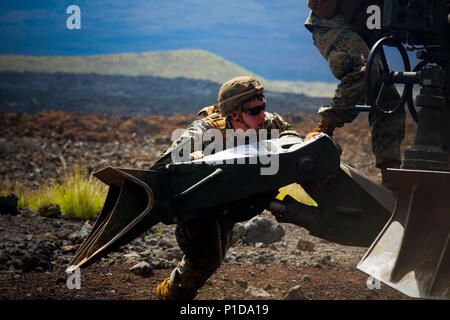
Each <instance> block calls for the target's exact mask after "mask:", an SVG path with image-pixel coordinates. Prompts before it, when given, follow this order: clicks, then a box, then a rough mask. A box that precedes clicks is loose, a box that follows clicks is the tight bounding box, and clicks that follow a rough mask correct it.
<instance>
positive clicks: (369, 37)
mask: <svg viewBox="0 0 450 320" xmlns="http://www.w3.org/2000/svg"><path fill="white" fill-rule="evenodd" d="M311 2H317V1H313V0H310V3H311ZM322 3H325V2H324V1H322ZM328 3H335V5H336V7H335V8H332V10H333V12H331V13H332V14H331V16H330V17H328V18H323V17H320V16H319V15H317V14H315V13H314V12H313V11H315V10H312V11H311V12H310V14H309V16H308V19H307V20H306V23H305V26H306V28H307V29H308V30H310V31H311V32H312V38H313V41H314V45H315V46H316V47H317V49H318V50H319V51H320V53H321V54H322V56H323V57H324V58H325V59H326V60H327V61H328V65H329V67H330V70H331V72H332V73H333V75H334V76H335V77H336V78H337V79H338V80H340V83H339V84H338V85H337V88H336V91H335V94H334V96H333V98H332V99H331V102H330V104H329V105H327V106H323V107H321V108H320V109H319V115H320V116H321V117H322V120H321V121H320V122H319V125H318V126H317V128H316V129H315V130H314V131H315V132H325V133H327V134H329V135H330V136H331V135H332V134H333V130H334V128H336V127H342V126H343V125H344V124H345V123H350V122H352V121H353V120H354V119H355V117H356V116H357V115H358V111H356V110H355V105H356V104H365V100H366V98H365V87H364V72H365V69H366V59H367V57H368V55H369V51H370V49H369V48H370V47H372V45H373V44H374V43H375V42H376V40H378V37H379V36H380V32H379V30H376V29H374V30H369V29H368V28H367V27H366V19H367V17H368V15H367V14H366V8H367V6H368V5H372V4H376V5H378V6H379V7H380V9H382V8H383V1H374V0H371V1H362V0H361V1H355V0H339V1H337V0H330V1H328ZM322 16H323V15H322ZM378 63H380V62H379V61H378ZM373 69H374V74H373V75H372V77H376V76H377V72H378V71H377V68H375V67H374V68H373ZM372 83H375V81H372ZM374 90H379V88H374ZM399 99H400V96H399V94H398V92H397V90H396V88H395V86H394V85H392V86H390V87H389V88H388V90H386V93H385V95H384V97H383V99H382V101H381V104H382V105H384V107H385V109H387V108H386V107H388V106H389V107H391V106H395V105H396V103H397V102H398V101H399ZM405 117H406V114H405V111H404V109H403V108H402V109H399V110H398V111H397V112H395V113H392V114H389V115H387V114H384V113H382V112H380V111H377V110H372V111H371V112H370V113H369V125H370V131H371V134H372V150H373V153H374V155H375V159H376V163H375V165H376V167H378V168H381V169H382V173H383V169H385V168H386V167H399V166H400V164H401V154H400V145H401V143H402V140H403V138H404V132H405ZM314 131H313V132H314ZM308 136H309V135H308ZM307 138H308V137H307Z"/></svg>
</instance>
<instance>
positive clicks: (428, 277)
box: [69, 0, 450, 299]
mask: <svg viewBox="0 0 450 320" xmlns="http://www.w3.org/2000/svg"><path fill="white" fill-rule="evenodd" d="M448 7H449V4H448V1H447V2H444V1H442V3H441V2H438V1H432V0H411V1H407V0H406V1H398V2H397V1H386V2H385V10H384V12H385V13H384V17H383V19H384V23H383V24H384V25H385V26H388V27H390V28H392V29H396V28H400V27H398V26H397V25H396V23H398V24H401V28H400V29H402V33H401V36H402V37H403V36H404V37H406V38H402V37H401V38H400V40H394V38H388V39H382V40H380V41H379V42H378V43H377V44H376V45H375V46H374V48H373V49H372V51H371V54H370V56H369V59H368V65H367V70H366V74H371V67H372V66H373V63H374V61H375V60H374V59H375V58H374V57H375V55H377V54H379V55H380V56H381V62H382V65H381V68H380V71H381V75H380V77H379V79H380V80H379V81H381V82H380V83H379V87H380V90H379V93H378V96H377V98H374V96H373V92H372V90H371V89H372V88H373V87H374V86H373V84H372V83H370V81H371V79H368V80H367V88H368V90H367V96H368V101H369V103H370V105H371V107H372V108H379V106H378V102H377V101H379V99H380V97H381V96H382V95H383V92H384V91H383V88H384V87H385V84H389V83H395V82H397V83H405V84H406V85H405V89H404V91H403V94H402V98H401V101H400V103H399V104H398V105H397V106H396V108H403V107H404V104H405V103H408V107H409V108H410V111H411V114H412V115H413V117H414V118H415V119H416V120H417V122H418V131H417V136H416V141H415V145H414V146H413V147H412V148H411V149H409V150H407V151H406V152H405V161H404V164H403V168H402V169H391V170H389V173H390V175H391V176H392V180H393V181H394V184H395V188H396V195H395V194H394V193H392V192H391V191H389V190H388V189H386V188H384V187H383V186H381V185H380V184H378V183H375V182H373V181H371V180H370V179H368V178H366V177H364V176H363V175H361V174H359V173H358V172H356V170H354V169H352V168H351V167H349V166H347V165H346V164H344V163H340V161H339V153H338V150H337V148H336V145H335V144H334V143H333V141H332V140H331V139H330V138H329V137H328V136H327V135H325V134H320V135H318V136H316V137H315V138H313V139H311V140H308V141H306V142H304V141H302V140H301V139H300V138H298V137H293V136H285V137H282V138H279V139H273V140H267V141H264V143H263V144H265V147H264V148H262V149H261V148H259V146H260V145H259V144H258V146H254V148H253V149H252V150H257V152H256V153H252V152H248V151H249V149H245V148H244V149H242V148H241V149H240V148H239V147H237V148H234V149H231V150H225V151H223V152H219V153H217V154H215V155H211V156H207V157H205V158H202V159H199V160H194V161H188V162H179V163H177V162H165V161H164V160H163V159H161V160H160V161H158V162H156V163H155V164H154V165H153V166H152V167H151V168H149V169H146V170H136V169H120V168H111V167H108V168H105V169H103V170H100V171H98V172H96V173H95V174H94V176H96V177H97V178H99V179H100V180H102V181H103V182H105V183H106V184H108V185H109V192H108V196H107V199H106V201H105V204H104V207H103V209H102V211H101V213H100V215H99V217H98V218H97V221H96V223H95V225H94V227H93V229H92V231H91V233H90V234H89V236H88V237H87V239H86V240H85V241H84V242H83V244H82V245H81V246H80V248H79V249H78V251H77V252H76V254H75V256H74V258H73V260H72V261H71V266H70V267H69V270H70V269H73V268H74V267H77V266H78V267H83V266H86V265H88V264H89V263H92V262H94V261H95V260H96V259H98V258H99V257H101V256H103V255H105V254H106V253H107V252H108V251H111V250H114V249H116V248H118V247H120V246H121V245H124V244H126V243H129V242H130V241H132V240H133V239H135V238H136V237H138V236H139V235H140V234H142V233H143V232H145V231H147V230H148V229H150V228H151V227H152V226H154V225H156V224H157V223H159V222H162V223H165V224H173V223H178V222H182V221H186V220H189V219H192V218H194V217H199V216H207V217H211V218H217V219H228V220H233V221H245V220H248V219H250V218H251V217H253V216H255V215H257V214H258V213H260V212H262V211H263V210H264V209H266V208H268V209H270V210H271V211H272V213H274V214H275V215H276V216H277V217H284V219H285V220H290V221H289V222H292V223H294V224H297V225H299V226H302V227H304V228H306V229H308V230H309V231H310V233H311V234H312V235H314V236H317V237H320V238H324V239H327V240H330V241H333V242H337V243H340V244H344V245H355V246H363V247H368V246H370V248H369V250H368V252H367V253H366V255H365V256H364V258H363V259H362V260H361V262H360V263H359V265H358V268H359V269H360V270H362V271H364V272H366V273H369V274H370V275H372V276H373V277H375V278H377V279H379V280H381V281H383V282H384V283H386V284H388V285H390V286H392V287H394V288H396V289H398V290H400V291H401V292H404V293H405V294H407V295H409V296H412V297H425V298H444V299H448V298H449V297H450V245H449V242H450V236H449V235H450V220H449V219H450V197H448V195H449V194H450V182H449V181H450V172H449V157H448V150H449V149H450V134H449V132H450V125H449V124H450V107H449V102H450V99H449V98H448V96H449V92H450V90H449V86H450V80H449V76H450V67H449V63H450V62H449V61H450V54H449V44H448V41H449V36H448ZM421 8H422V9H423V10H422V9H421ZM421 10H422V11H421ZM411 11H413V12H414V15H413V17H412V18H411V19H409V18H408V17H409V16H408V12H411ZM405 12H406V13H405ZM444 13H445V19H443V14H444ZM419 18H421V19H422V20H421V19H419ZM389 19H390V20H389ZM395 19H401V21H400V22H398V21H397V22H396V20H395ZM386 21H388V23H387V24H386ZM411 21H412V22H411ZM422 21H423V24H424V25H423V26H422V27H421V26H420V23H421V22H422ZM417 24H419V26H417ZM411 25H412V26H414V28H415V29H412V30H414V32H410V29H411V28H412V27H411ZM405 30H406V31H405ZM408 30H409V31H408ZM402 42H407V43H410V44H413V45H417V44H421V45H424V48H423V49H422V50H421V51H420V52H422V53H421V56H419V58H421V59H422V60H423V61H424V62H421V63H420V64H419V65H418V66H417V67H416V68H415V69H414V70H413V71H412V72H410V71H409V67H408V65H409V60H408V57H407V55H406V58H405V55H402V56H403V57H404V62H405V72H402V73H399V72H397V73H396V72H392V71H391V70H389V67H388V64H387V61H386V58H385V56H384V52H383V50H382V46H383V45H391V46H396V47H397V48H399V50H400V51H401V52H403V50H404V48H403V46H402ZM429 64H435V65H432V66H430V65H429ZM413 83H419V84H420V85H421V86H422V89H421V93H420V95H419V97H418V98H417V100H416V103H417V105H418V106H420V107H421V109H420V111H419V112H418V113H417V114H416V111H415V109H414V106H413V101H412V98H411V94H412V85H413ZM393 111H394V110H384V112H386V113H390V112H393ZM261 155H264V156H269V157H273V159H276V158H277V159H278V168H279V170H278V171H277V172H276V173H275V174H273V175H262V174H261V169H262V168H263V167H264V166H265V165H264V164H262V163H261V162H258V161H257V159H258V158H259V157H260V156H261ZM225 159H227V160H229V161H224V160H225ZM238 159H241V160H242V159H244V160H245V161H244V162H245V163H244V164H239V165H236V161H237V160H238ZM293 182H296V183H299V184H300V185H301V186H302V187H303V189H305V191H306V192H307V193H308V194H309V195H310V196H311V197H312V198H313V199H314V200H315V201H316V203H317V207H315V206H307V205H305V204H301V203H298V202H296V201H295V200H293V199H292V198H290V197H285V198H284V199H283V200H282V201H280V200H276V199H274V197H275V196H276V194H277V193H278V189H279V188H281V187H284V186H286V185H289V184H291V183H293ZM286 217H287V218H286Z"/></svg>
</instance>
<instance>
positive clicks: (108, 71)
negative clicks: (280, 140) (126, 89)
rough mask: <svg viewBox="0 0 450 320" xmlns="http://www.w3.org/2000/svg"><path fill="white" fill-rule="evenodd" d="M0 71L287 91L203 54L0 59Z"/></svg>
mask: <svg viewBox="0 0 450 320" xmlns="http://www.w3.org/2000/svg"><path fill="white" fill-rule="evenodd" d="M0 71H14V72H45V73H56V72H63V73H77V74H81V73H96V74H101V75H124V76H153V77H162V78H168V79H174V78H180V77H181V78H187V79H195V80H208V81H212V82H217V83H223V82H225V81H227V80H229V79H231V78H233V77H236V76H241V75H252V76H255V77H257V78H258V79H259V80H260V81H261V82H263V84H264V86H265V88H266V89H267V90H271V91H286V90H283V89H281V88H279V87H278V86H276V85H275V84H273V83H272V82H271V81H269V80H267V79H264V78H263V77H261V76H259V75H256V74H254V73H253V72H251V71H249V70H246V69H244V68H242V67H240V66H239V65H237V64H235V63H233V62H230V61H228V60H226V59H224V58H222V57H220V56H218V55H215V54H213V53H211V52H208V51H204V50H173V51H151V52H144V53H121V54H104V55H92V56H45V57H36V56H22V55H0Z"/></svg>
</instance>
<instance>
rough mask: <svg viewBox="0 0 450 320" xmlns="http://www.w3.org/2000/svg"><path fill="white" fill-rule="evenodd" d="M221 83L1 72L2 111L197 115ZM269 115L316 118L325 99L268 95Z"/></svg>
mask: <svg viewBox="0 0 450 320" xmlns="http://www.w3.org/2000/svg"><path fill="white" fill-rule="evenodd" d="M219 88H220V84H219V83H217V82H212V81H208V80H195V79H186V78H174V79H169V78H161V77H153V76H125V75H101V74H93V73H81V74H76V73H34V72H0V112H19V111H20V112H28V113H37V112H39V111H41V110H50V109H55V110H62V111H67V112H71V111H75V110H79V111H83V112H85V113H96V112H103V113H106V114H123V115H141V116H142V115H149V114H157V115H166V116H168V115H173V114H176V113H186V114H189V113H197V112H198V111H199V110H200V109H201V108H203V107H204V106H207V105H211V104H214V103H216V102H217V93H218V91H219ZM266 96H267V100H268V110H269V111H275V112H279V113H282V114H284V113H288V112H290V113H297V112H300V111H303V112H309V113H316V112H317V109H318V107H319V106H320V105H323V104H325V103H327V102H328V99H326V98H311V97H308V96H305V95H303V94H293V93H282V92H274V91H268V92H267V93H266Z"/></svg>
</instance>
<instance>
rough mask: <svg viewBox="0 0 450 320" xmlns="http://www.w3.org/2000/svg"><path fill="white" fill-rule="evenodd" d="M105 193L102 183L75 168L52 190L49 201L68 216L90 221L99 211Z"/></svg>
mask: <svg viewBox="0 0 450 320" xmlns="http://www.w3.org/2000/svg"><path fill="white" fill-rule="evenodd" d="M106 193H107V190H106V187H105V185H104V184H103V183H102V182H100V181H99V180H97V179H95V178H93V176H92V175H89V176H88V175H87V173H86V170H85V169H81V168H78V167H76V168H74V170H73V171H72V172H70V173H69V174H67V175H66V176H65V179H64V180H63V182H62V183H61V184H57V185H55V186H54V187H53V188H52V190H51V200H52V203H55V204H58V205H59V206H60V208H61V211H62V212H64V214H66V215H68V216H72V217H75V218H80V219H90V218H92V217H94V216H95V215H96V214H98V213H99V212H100V211H101V209H102V207H103V203H104V202H105V198H106Z"/></svg>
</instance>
